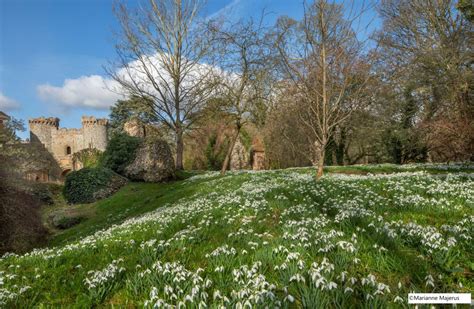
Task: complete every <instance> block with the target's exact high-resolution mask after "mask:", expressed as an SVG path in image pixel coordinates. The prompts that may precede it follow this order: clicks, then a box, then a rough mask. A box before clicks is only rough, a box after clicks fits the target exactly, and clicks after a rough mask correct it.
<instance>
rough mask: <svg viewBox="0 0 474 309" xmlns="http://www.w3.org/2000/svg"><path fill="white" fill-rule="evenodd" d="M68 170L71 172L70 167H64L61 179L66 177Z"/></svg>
mask: <svg viewBox="0 0 474 309" xmlns="http://www.w3.org/2000/svg"><path fill="white" fill-rule="evenodd" d="M70 172H71V169H70V168H68V169H65V170H64V171H63V172H62V173H61V179H66V176H67V174H69V173H70Z"/></svg>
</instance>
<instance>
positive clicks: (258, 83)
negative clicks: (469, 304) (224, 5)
mask: <svg viewBox="0 0 474 309" xmlns="http://www.w3.org/2000/svg"><path fill="white" fill-rule="evenodd" d="M262 16H263V14H262ZM262 21H263V17H262V18H261V19H260V21H259V22H255V21H254V20H253V19H249V20H248V21H239V22H237V23H233V24H224V25H217V24H216V23H213V24H212V31H213V32H214V33H215V36H214V37H215V39H216V41H215V42H216V43H217V45H218V47H219V49H218V50H219V51H220V58H219V59H220V61H219V66H220V68H221V69H222V71H221V72H220V78H219V80H220V81H219V87H218V89H219V90H218V96H220V97H221V98H222V99H221V100H219V101H218V102H221V103H223V104H221V105H220V106H218V108H219V109H220V111H224V112H225V114H227V115H228V117H229V118H230V120H231V122H232V124H233V126H234V129H235V132H234V136H233V137H232V139H231V142H230V145H229V149H228V150H227V153H226V156H225V159H224V163H223V165H222V169H221V174H222V175H223V174H225V172H226V170H227V169H228V167H229V163H230V158H231V155H232V151H233V149H234V145H235V143H236V141H237V139H238V138H239V134H240V130H241V128H242V126H244V125H245V123H246V122H247V121H248V120H249V118H250V115H249V114H250V113H251V112H252V110H253V108H254V105H256V104H257V101H259V100H260V101H261V100H264V99H265V91H264V90H262V88H264V87H262V85H263V84H264V83H263V81H262V80H263V79H264V78H266V77H267V76H268V75H267V74H265V68H266V65H265V61H266V59H267V57H266V54H267V52H266V51H267V47H268V44H266V43H265V42H266V37H265V33H266V31H265V29H264V28H263V26H262Z"/></svg>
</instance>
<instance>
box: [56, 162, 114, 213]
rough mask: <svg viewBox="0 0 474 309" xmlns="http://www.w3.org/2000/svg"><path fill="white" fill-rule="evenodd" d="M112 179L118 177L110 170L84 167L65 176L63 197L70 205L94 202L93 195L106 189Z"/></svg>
mask: <svg viewBox="0 0 474 309" xmlns="http://www.w3.org/2000/svg"><path fill="white" fill-rule="evenodd" d="M114 177H119V176H117V175H116V174H115V173H114V172H113V171H112V170H110V169H107V168H101V167H97V168H91V167H86V168H83V169H80V170H78V171H75V172H72V173H70V174H68V175H67V177H66V181H65V183H64V189H63V190H64V191H63V194H64V197H65V198H66V200H67V201H68V202H69V203H71V204H77V203H91V202H94V201H95V200H96V198H95V196H94V193H96V192H98V191H99V190H101V189H104V188H107V187H108V186H109V185H110V182H111V181H113V179H112V178H114Z"/></svg>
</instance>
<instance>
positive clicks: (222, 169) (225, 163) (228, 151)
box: [221, 126, 240, 175]
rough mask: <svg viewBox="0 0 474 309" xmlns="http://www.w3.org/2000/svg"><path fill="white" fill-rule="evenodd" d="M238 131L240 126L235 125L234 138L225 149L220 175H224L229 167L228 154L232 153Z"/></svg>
mask: <svg viewBox="0 0 474 309" xmlns="http://www.w3.org/2000/svg"><path fill="white" fill-rule="evenodd" d="M239 133H240V126H237V132H236V133H235V136H234V138H233V139H232V141H231V142H230V145H229V149H228V150H227V154H226V155H225V159H224V164H222V168H221V175H224V174H225V172H226V171H227V168H228V167H229V163H230V156H231V155H232V151H233V150H234V146H235V143H236V142H237V138H239Z"/></svg>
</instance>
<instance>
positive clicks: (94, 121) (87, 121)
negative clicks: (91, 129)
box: [81, 116, 108, 126]
mask: <svg viewBox="0 0 474 309" xmlns="http://www.w3.org/2000/svg"><path fill="white" fill-rule="evenodd" d="M81 122H82V125H83V126H85V125H99V126H106V125H107V124H108V120H107V119H105V118H95V117H94V116H82V118H81Z"/></svg>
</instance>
